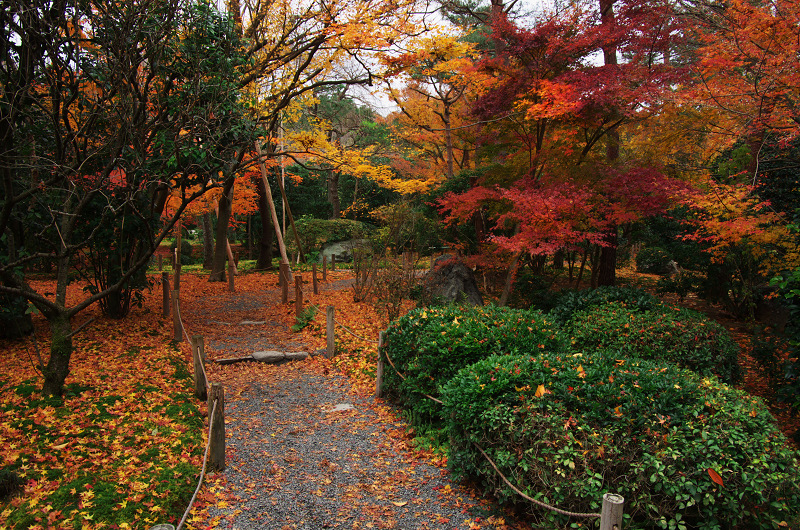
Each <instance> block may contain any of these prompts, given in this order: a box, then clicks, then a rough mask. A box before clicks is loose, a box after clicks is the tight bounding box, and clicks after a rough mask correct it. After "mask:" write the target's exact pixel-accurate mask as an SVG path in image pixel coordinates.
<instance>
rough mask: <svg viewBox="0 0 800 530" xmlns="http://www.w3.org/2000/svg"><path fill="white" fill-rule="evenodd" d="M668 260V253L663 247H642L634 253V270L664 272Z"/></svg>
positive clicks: (648, 272)
mask: <svg viewBox="0 0 800 530" xmlns="http://www.w3.org/2000/svg"><path fill="white" fill-rule="evenodd" d="M669 262H670V257H669V254H667V251H666V250H664V249H663V248H659V247H648V248H643V249H642V250H640V251H639V252H638V253H637V254H636V270H637V271H638V272H644V273H647V274H664V273H665V272H667V264H668V263H669Z"/></svg>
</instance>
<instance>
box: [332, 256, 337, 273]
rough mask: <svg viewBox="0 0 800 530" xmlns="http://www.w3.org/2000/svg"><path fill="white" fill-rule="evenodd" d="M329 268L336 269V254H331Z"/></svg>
mask: <svg viewBox="0 0 800 530" xmlns="http://www.w3.org/2000/svg"><path fill="white" fill-rule="evenodd" d="M331 270H332V271H335V270H336V254H331Z"/></svg>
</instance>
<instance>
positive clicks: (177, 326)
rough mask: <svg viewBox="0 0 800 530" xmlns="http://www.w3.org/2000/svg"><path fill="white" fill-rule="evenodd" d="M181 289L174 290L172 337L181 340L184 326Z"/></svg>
mask: <svg viewBox="0 0 800 530" xmlns="http://www.w3.org/2000/svg"><path fill="white" fill-rule="evenodd" d="M179 295H180V291H179V290H177V289H173V290H172V331H173V335H172V339H173V340H175V341H178V342H180V341H181V340H183V326H182V325H181V310H180V300H179V298H180V297H179Z"/></svg>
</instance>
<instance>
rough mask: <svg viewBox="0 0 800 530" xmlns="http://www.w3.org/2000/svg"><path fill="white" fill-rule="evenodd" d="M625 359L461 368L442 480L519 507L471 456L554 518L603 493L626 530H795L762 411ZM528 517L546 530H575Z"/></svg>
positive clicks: (799, 498) (556, 357) (778, 439)
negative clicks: (473, 484)
mask: <svg viewBox="0 0 800 530" xmlns="http://www.w3.org/2000/svg"><path fill="white" fill-rule="evenodd" d="M623 357H624V356H622V355H618V356H607V355H602V354H567V353H552V352H547V351H545V352H542V353H540V354H539V355H538V356H536V357H530V356H524V355H513V356H512V355H496V356H492V357H490V358H487V359H484V360H482V361H479V362H477V363H475V364H474V365H472V366H469V367H467V368H464V369H462V370H461V371H460V372H459V373H458V374H457V375H456V376H455V377H454V378H453V379H452V380H451V381H450V382H449V383H448V384H447V385H445V387H444V389H443V392H442V396H443V400H444V402H445V406H444V416H445V417H447V418H449V434H450V439H451V447H450V453H449V458H448V461H449V465H450V467H451V469H452V470H453V472H454V473H455V474H456V475H457V476H459V477H470V478H475V479H477V480H479V481H480V482H481V483H482V484H483V485H484V487H485V488H486V489H487V490H489V491H493V492H494V493H495V494H496V495H497V497H498V499H499V500H500V501H501V502H506V503H515V502H517V500H518V497H517V496H516V494H515V493H513V492H512V491H511V490H510V489H509V488H508V487H507V486H505V485H504V484H503V483H502V482H501V480H500V479H499V477H498V476H497V474H496V473H495V472H494V470H493V469H492V468H491V466H490V464H489V463H488V462H487V461H486V460H485V459H484V458H483V457H482V456H481V454H480V452H479V451H478V450H477V449H476V447H475V445H473V444H479V445H480V446H481V447H482V448H483V449H484V450H485V451H486V452H487V454H489V456H490V457H491V458H492V459H493V460H494V461H495V462H496V464H497V465H498V467H499V468H500V469H501V471H502V472H503V473H504V474H505V475H506V476H507V477H508V478H509V479H510V480H511V481H512V483H514V484H515V485H516V486H517V487H519V488H520V489H521V490H522V491H524V492H525V493H526V494H527V495H530V496H532V497H534V498H538V499H540V500H542V501H545V502H548V503H550V504H553V505H555V506H559V507H562V508H565V509H568V510H571V511H578V512H590V511H591V512H599V510H600V507H601V503H602V495H603V493H605V492H614V493H618V494H621V495H623V496H624V497H625V499H626V505H625V518H626V523H625V527H626V528H687V527H691V528H702V529H719V528H742V529H744V528H748V529H750V528H773V527H777V526H776V525H779V524H783V526H786V525H788V527H790V528H797V527H798V526H797V525H798V524H800V521H799V520H798V515H797V509H796V508H797V506H800V471H798V461H797V454H796V453H795V452H793V451H791V450H790V449H788V448H787V447H786V445H785V444H786V440H785V438H784V436H783V435H782V434H781V433H780V432H779V431H778V430H777V428H776V427H775V424H774V419H773V418H772V416H771V415H770V414H769V412H767V410H766V407H765V406H764V405H763V403H762V402H761V401H760V400H758V399H757V398H753V397H751V396H749V395H747V394H745V393H743V392H740V391H737V390H733V389H731V388H729V387H727V386H725V385H722V384H720V383H719V382H718V381H717V380H716V379H715V378H702V377H701V376H699V375H697V374H695V373H693V372H691V371H688V370H683V369H680V368H677V367H675V366H672V365H669V364H665V363H658V362H652V361H646V360H638V359H624V358H623ZM709 469H710V470H712V472H717V473H718V474H719V475H720V476H721V477H722V481H723V484H724V485H719V484H717V483H716V482H715V481H714V480H713V479H712V477H711V472H709ZM532 509H534V510H536V512H535V513H537V514H538V516H539V517H540V519H541V523H542V524H541V526H542V527H545V528H564V527H567V526H568V525H569V524H570V523H571V522H574V521H575V520H571V521H570V520H569V519H567V518H565V517H564V516H561V515H557V514H555V513H553V512H550V511H542V510H538V509H536V508H532ZM783 521H785V523H782V522H783Z"/></svg>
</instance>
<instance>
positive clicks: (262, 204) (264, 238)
mask: <svg viewBox="0 0 800 530" xmlns="http://www.w3.org/2000/svg"><path fill="white" fill-rule="evenodd" d="M253 181H254V182H255V184H256V190H257V191H258V215H259V218H260V219H261V237H259V239H258V261H257V262H256V269H257V270H272V241H273V237H274V235H273V233H272V231H273V230H274V229H275V228H274V227H273V226H272V215H271V214H270V210H269V204H268V203H267V188H266V184H265V183H264V180H263V179H262V178H261V177H256V176H254V177H253Z"/></svg>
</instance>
